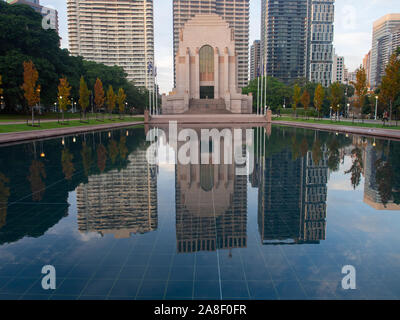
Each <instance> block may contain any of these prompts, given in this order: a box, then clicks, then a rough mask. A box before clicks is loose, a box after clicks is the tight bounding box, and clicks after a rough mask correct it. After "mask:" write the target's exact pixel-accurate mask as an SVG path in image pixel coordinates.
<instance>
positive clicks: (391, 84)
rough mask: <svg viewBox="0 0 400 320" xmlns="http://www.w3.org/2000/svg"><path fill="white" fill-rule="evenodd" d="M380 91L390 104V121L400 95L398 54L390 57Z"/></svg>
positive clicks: (399, 61)
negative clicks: (394, 105)
mask: <svg viewBox="0 0 400 320" xmlns="http://www.w3.org/2000/svg"><path fill="white" fill-rule="evenodd" d="M380 89H381V91H380V93H381V97H382V98H383V100H384V101H388V102H389V104H390V114H389V119H390V120H392V110H393V103H394V102H395V100H396V98H397V97H398V96H399V93H400V60H399V59H398V58H397V56H396V54H393V55H392V56H391V57H390V60H389V63H388V65H387V66H386V69H385V75H384V76H383V77H382V83H381V87H380Z"/></svg>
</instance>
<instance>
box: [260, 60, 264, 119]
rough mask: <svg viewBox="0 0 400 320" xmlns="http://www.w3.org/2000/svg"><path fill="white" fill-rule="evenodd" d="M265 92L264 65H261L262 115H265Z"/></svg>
mask: <svg viewBox="0 0 400 320" xmlns="http://www.w3.org/2000/svg"><path fill="white" fill-rule="evenodd" d="M263 91H264V65H263V63H261V100H260V115H261V114H263V110H262V108H263V104H264V99H263Z"/></svg>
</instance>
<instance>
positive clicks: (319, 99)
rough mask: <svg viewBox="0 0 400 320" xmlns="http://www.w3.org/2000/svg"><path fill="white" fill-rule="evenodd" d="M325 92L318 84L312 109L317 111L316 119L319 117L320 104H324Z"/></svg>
mask: <svg viewBox="0 0 400 320" xmlns="http://www.w3.org/2000/svg"><path fill="white" fill-rule="evenodd" d="M324 96H325V91H324V88H323V87H322V85H321V84H320V83H319V84H318V86H317V88H316V89H315V93H314V107H315V109H317V110H318V119H319V117H320V112H321V108H322V104H323V103H324Z"/></svg>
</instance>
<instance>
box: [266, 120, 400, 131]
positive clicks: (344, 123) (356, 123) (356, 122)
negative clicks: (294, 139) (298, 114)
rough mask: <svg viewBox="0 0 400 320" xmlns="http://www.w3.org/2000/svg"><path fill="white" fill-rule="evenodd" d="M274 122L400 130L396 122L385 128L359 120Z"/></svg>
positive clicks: (378, 124)
mask: <svg viewBox="0 0 400 320" xmlns="http://www.w3.org/2000/svg"><path fill="white" fill-rule="evenodd" d="M272 120H273V121H292V122H302V123H315V124H329V125H341V126H348V127H363V128H380V129H393V130H400V126H398V127H397V126H396V125H395V124H396V121H392V126H389V125H387V124H386V125H385V126H383V124H382V122H381V123H362V121H361V120H359V119H357V120H354V123H352V122H351V121H333V120H332V121H331V120H327V119H322V120H314V119H312V118H311V119H308V120H306V119H304V118H292V117H280V118H277V117H274V118H273V119H272Z"/></svg>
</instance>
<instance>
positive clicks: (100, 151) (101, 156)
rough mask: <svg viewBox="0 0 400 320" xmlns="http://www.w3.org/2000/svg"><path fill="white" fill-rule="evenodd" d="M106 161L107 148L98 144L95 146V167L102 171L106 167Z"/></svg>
mask: <svg viewBox="0 0 400 320" xmlns="http://www.w3.org/2000/svg"><path fill="white" fill-rule="evenodd" d="M106 163H107V150H106V148H105V147H104V146H103V145H102V144H99V145H98V146H97V167H98V168H99V170H100V172H104V170H105V169H106Z"/></svg>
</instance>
